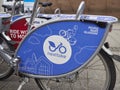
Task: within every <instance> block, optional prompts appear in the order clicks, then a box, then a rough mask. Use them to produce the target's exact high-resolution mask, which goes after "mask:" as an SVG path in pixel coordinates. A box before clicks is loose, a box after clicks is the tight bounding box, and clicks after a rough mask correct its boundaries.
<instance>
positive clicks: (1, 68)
mask: <svg viewBox="0 0 120 90" xmlns="http://www.w3.org/2000/svg"><path fill="white" fill-rule="evenodd" d="M0 41H1V42H0V45H2V46H3V48H6V49H7V50H10V48H9V45H8V44H7V43H6V40H5V39H4V38H2V37H1V36H0ZM13 72H14V69H13V68H12V67H10V66H9V65H8V64H7V63H6V62H5V61H4V58H3V56H2V55H0V80H5V79H7V78H9V77H10V76H11V75H12V74H13Z"/></svg>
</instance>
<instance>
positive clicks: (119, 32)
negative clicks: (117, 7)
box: [0, 23, 120, 90]
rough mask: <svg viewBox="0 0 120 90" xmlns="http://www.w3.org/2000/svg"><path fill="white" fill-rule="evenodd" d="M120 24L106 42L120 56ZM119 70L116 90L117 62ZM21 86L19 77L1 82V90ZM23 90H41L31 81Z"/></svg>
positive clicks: (119, 75)
mask: <svg viewBox="0 0 120 90" xmlns="http://www.w3.org/2000/svg"><path fill="white" fill-rule="evenodd" d="M119 37H120V23H116V24H114V26H113V31H112V32H111V33H109V36H108V38H107V40H106V41H109V43H110V46H111V50H112V51H113V52H114V53H116V54H118V55H120V39H119ZM115 65H116V70H117V82H116V86H115V89H114V90H120V62H117V61H115ZM18 85H19V77H16V76H15V75H12V76H11V77H10V78H9V79H6V80H4V81H0V90H16V89H17V87H18ZM22 90H39V89H38V87H37V85H36V84H35V82H34V81H33V80H32V79H31V82H30V83H28V84H27V85H25V86H24V87H23V89H22Z"/></svg>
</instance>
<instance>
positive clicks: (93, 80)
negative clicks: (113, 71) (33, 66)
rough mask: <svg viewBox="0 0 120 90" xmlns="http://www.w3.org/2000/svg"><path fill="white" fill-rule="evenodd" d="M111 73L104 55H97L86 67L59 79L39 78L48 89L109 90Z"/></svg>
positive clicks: (40, 82)
mask: <svg viewBox="0 0 120 90" xmlns="http://www.w3.org/2000/svg"><path fill="white" fill-rule="evenodd" d="M110 77H111V76H110V73H109V69H108V67H107V64H106V62H105V60H104V59H103V57H102V56H100V55H99V56H98V55H97V56H96V57H95V59H93V60H92V61H91V62H90V63H89V64H88V65H87V66H86V67H84V68H83V69H81V70H80V71H79V72H76V73H74V74H72V75H69V76H66V77H62V78H59V79H46V80H45V79H42V80H41V79H39V84H42V86H44V89H46V90H104V89H105V90H107V89H108V87H109V85H110V82H109V81H110Z"/></svg>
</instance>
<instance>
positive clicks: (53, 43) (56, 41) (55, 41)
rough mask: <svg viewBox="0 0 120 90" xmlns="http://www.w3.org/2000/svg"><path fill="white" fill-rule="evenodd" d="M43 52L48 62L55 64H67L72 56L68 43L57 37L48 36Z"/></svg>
mask: <svg viewBox="0 0 120 90" xmlns="http://www.w3.org/2000/svg"><path fill="white" fill-rule="evenodd" d="M43 51H44V54H45V56H46V57H47V58H48V60H50V61H51V62H53V63H55V64H64V63H66V62H68V61H69V60H70V58H71V54H72V50H71V46H70V43H69V42H68V41H67V40H66V39H65V38H63V37H62V36H58V35H53V36H50V37H48V38H47V39H46V40H45V42H44V45H43Z"/></svg>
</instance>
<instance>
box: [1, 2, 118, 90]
mask: <svg viewBox="0 0 120 90" xmlns="http://www.w3.org/2000/svg"><path fill="white" fill-rule="evenodd" d="M37 2H38V0H36V1H35V4H36V3H37ZM83 4H84V3H83ZM35 6H36V5H35ZM80 7H81V5H80ZM80 13H81V8H80V9H78V13H77V15H76V18H77V19H78V20H75V19H74V20H71V19H68V20H55V21H51V22H47V23H45V24H43V25H42V26H39V27H38V28H35V29H34V30H33V31H31V32H29V34H28V35H27V36H26V37H25V38H24V40H23V41H22V42H21V44H20V45H19V47H18V49H17V51H16V54H15V56H14V57H11V56H10V55H9V54H7V51H4V50H0V54H1V55H2V57H3V58H4V59H5V61H6V62H7V63H9V64H10V65H11V66H13V67H14V69H15V70H16V71H17V72H19V73H20V74H22V75H23V76H24V77H25V79H24V80H23V82H22V83H21V84H20V87H19V88H18V90H20V89H21V88H22V86H23V85H24V83H26V82H28V77H30V78H34V79H35V81H36V83H37V85H38V86H39V88H40V89H42V90H47V89H52V90H54V89H55V90H56V88H58V89H62V88H63V89H64V90H70V88H72V89H71V90H73V85H74V83H75V87H74V88H75V90H80V89H82V90H83V89H87V90H88V89H91V90H93V89H100V90H101V89H102V90H104V89H105V90H113V88H114V85H115V78H116V73H115V67H114V63H113V60H112V58H111V56H110V55H109V53H108V52H107V48H106V47H105V46H104V44H103V43H104V41H105V38H106V36H107V34H108V32H109V28H110V26H111V24H112V23H114V22H116V21H117V19H116V18H115V17H111V16H95V15H80V16H79V14H80ZM74 26H77V27H78V28H77V31H76V33H75V35H73V33H71V34H72V36H74V38H76V40H77V41H76V42H77V43H75V44H73V45H72V44H70V42H69V41H67V39H65V38H64V36H61V35H59V33H60V31H61V30H65V31H66V32H67V31H68V30H70V29H71V30H73V27H74ZM57 27H59V28H57ZM44 29H45V30H44ZM91 35H92V36H91ZM72 36H71V37H72ZM79 36H81V37H79ZM83 37H84V38H83ZM79 40H80V41H79ZM91 40H93V41H94V42H95V43H94V42H91ZM49 41H52V44H51V46H52V49H53V48H56V45H57V46H59V45H60V43H62V46H64V49H65V48H66V49H65V52H64V53H62V54H61V53H60V52H59V50H60V49H56V50H55V51H54V52H51V50H50V49H49V46H50V44H49V43H48V42H49ZM97 41H98V42H97ZM81 42H82V43H81ZM88 42H89V43H88ZM101 42H102V43H101ZM78 43H79V44H78ZM26 46H27V47H26ZM41 46H42V47H41ZM60 47H61V46H60ZM60 47H58V48H60ZM62 50H63V49H62ZM86 53H87V54H86ZM98 53H99V54H98ZM97 54H98V56H96V55H97ZM99 56H100V57H99ZM53 57H54V58H53ZM93 58H96V59H93ZM98 58H100V59H101V60H99V59H98ZM92 59H93V60H92ZM94 60H95V61H94ZM96 60H97V61H96ZM108 60H109V62H108ZM94 64H96V65H94ZM101 65H102V67H101V68H102V69H100V71H101V70H103V73H101V72H100V71H98V72H97V73H99V77H96V75H95V76H93V73H95V72H96V71H91V73H89V74H90V77H88V72H85V71H84V70H86V69H88V68H89V67H90V68H91V69H92V70H98V69H97V68H98V67H99V66H101ZM18 66H19V68H18ZM69 66H70V67H69ZM91 66H92V67H91ZM97 66H98V67H97ZM68 67H69V68H68ZM90 68H89V69H90ZM93 68H96V69H93ZM99 68H100V67H99ZM103 68H104V69H103ZM89 69H88V70H87V71H90V70H89ZM17 72H16V73H17ZM97 73H95V74H97ZM79 74H81V75H83V77H82V78H83V79H82V78H81V77H80V76H79ZM103 74H105V75H104V76H103ZM85 75H86V77H85ZM92 76H93V77H92ZM101 76H102V77H101ZM94 78H97V79H96V80H97V82H98V79H100V80H99V81H101V80H102V81H103V82H104V83H103V82H99V85H92V84H93V82H94V81H93V82H91V83H90V81H91V79H94ZM85 79H86V80H85ZM88 79H89V81H87V80H88ZM104 79H105V80H104ZM77 80H81V81H83V82H79V83H78V84H76V83H77V82H78V81H77ZM89 83H90V86H89ZM95 83H96V82H95ZM95 83H94V84H95ZM84 84H86V85H84ZM76 85H77V86H80V87H77V86H76ZM93 86H94V87H93ZM95 86H96V87H95Z"/></svg>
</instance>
